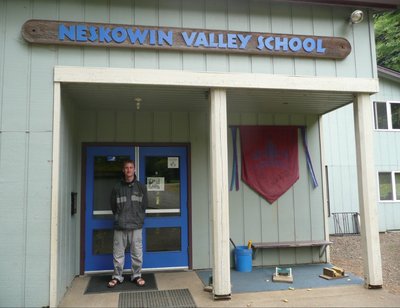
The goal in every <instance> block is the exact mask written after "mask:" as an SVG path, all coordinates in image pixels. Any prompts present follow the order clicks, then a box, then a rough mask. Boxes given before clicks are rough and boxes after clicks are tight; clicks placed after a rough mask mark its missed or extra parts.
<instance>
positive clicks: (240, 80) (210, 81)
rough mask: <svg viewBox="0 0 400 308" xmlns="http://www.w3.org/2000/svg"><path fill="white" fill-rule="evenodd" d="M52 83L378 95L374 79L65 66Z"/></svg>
mask: <svg viewBox="0 0 400 308" xmlns="http://www.w3.org/2000/svg"><path fill="white" fill-rule="evenodd" d="M54 81H55V82H83V83H108V84H113V83H114V84H142V85H159V86H189V87H206V88H242V89H270V90H272V89H274V90H299V91H327V92H349V93H356V92H359V93H371V94H372V93H376V92H378V91H379V82H378V79H375V78H349V77H309V76H285V75H271V74H259V73H258V74H251V73H215V72H186V71H175V70H154V69H124V68H95V67H65V66H56V67H55V69H54Z"/></svg>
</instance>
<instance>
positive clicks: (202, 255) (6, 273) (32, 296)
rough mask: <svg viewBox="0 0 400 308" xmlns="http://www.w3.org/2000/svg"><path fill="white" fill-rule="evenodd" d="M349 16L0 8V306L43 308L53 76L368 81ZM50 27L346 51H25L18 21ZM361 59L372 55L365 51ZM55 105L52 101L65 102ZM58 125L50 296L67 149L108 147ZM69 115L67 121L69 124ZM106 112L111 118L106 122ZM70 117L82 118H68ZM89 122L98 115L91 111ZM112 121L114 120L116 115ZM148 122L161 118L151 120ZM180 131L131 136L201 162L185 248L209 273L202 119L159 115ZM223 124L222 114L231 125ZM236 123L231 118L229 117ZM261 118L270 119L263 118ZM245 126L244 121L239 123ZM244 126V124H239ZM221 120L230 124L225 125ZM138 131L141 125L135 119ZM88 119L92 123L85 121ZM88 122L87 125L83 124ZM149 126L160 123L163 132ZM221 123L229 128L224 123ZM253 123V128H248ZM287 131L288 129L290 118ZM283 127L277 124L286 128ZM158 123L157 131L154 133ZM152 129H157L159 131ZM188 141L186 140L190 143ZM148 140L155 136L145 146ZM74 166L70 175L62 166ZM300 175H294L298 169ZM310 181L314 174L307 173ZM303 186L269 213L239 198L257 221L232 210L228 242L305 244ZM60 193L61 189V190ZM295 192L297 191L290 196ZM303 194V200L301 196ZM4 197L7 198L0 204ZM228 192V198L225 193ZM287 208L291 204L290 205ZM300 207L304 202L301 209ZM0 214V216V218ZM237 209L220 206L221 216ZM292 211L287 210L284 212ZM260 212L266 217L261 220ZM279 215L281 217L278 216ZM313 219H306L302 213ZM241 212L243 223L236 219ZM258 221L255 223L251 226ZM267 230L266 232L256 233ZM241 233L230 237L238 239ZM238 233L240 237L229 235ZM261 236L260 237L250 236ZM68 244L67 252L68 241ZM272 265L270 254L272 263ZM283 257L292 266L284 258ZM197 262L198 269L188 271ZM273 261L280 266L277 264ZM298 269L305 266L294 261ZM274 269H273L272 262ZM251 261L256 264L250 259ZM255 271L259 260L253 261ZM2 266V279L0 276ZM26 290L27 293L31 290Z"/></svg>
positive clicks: (153, 0)
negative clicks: (163, 31)
mask: <svg viewBox="0 0 400 308" xmlns="http://www.w3.org/2000/svg"><path fill="white" fill-rule="evenodd" d="M350 11H351V9H349V8H330V7H326V6H319V7H317V6H305V5H295V4H281V3H272V2H269V1H248V2H247V1H242V0H240V1H239V0H227V1H211V0H207V1H205V0H203V1H201V0H200V1H178V0H175V1H174V0H171V1H159V0H135V1H133V0H132V1H125V0H113V1H108V0H98V1H84V0H68V1H64V0H60V1H50V0H19V1H11V0H9V1H5V0H2V1H0V131H1V134H0V200H1V206H2V208H3V209H6V210H4V211H3V214H2V215H1V216H0V225H1V226H2V232H1V233H0V241H1V242H2V243H3V249H2V252H1V254H0V259H1V260H0V270H1V272H2V273H3V276H2V278H3V279H1V281H0V298H1V301H0V305H1V306H46V305H48V304H49V289H48V284H49V274H50V272H49V260H50V223H51V220H50V219H51V170H52V138H53V136H52V113H53V68H54V66H55V65H64V66H69V65H71V66H98V67H126V68H151V69H173V70H191V71H217V72H218V71H222V72H254V73H268V74H285V75H309V76H337V77H374V76H375V75H376V73H375V69H374V66H375V60H374V58H375V57H374V54H373V52H371V51H370V50H371V46H373V41H371V27H370V25H369V24H368V23H365V22H364V23H362V24H360V25H356V26H354V27H348V26H344V24H345V23H343V20H344V19H345V18H347V16H348V15H349V13H350ZM32 18H36V19H55V20H71V21H86V22H106V23H107V22H110V23H127V24H142V25H160V26H178V27H197V28H209V29H221V30H223V29H230V30H248V31H260V32H269V31H271V32H276V33H295V34H315V35H327V36H330V35H334V36H343V37H346V38H347V39H348V40H349V41H350V43H351V45H352V46H353V52H352V53H351V54H350V55H349V56H348V57H347V58H346V59H345V60H343V61H335V60H318V59H290V58H280V57H257V56H243V55H240V56H239V55H213V54H191V53H182V52H167V51H163V52H161V51H133V50H115V49H94V48H79V47H77V48H71V47H55V46H34V45H29V44H27V43H26V42H25V41H24V40H23V39H22V37H21V35H20V31H21V27H22V25H23V23H24V22H25V21H26V20H28V19H32ZM372 49H373V48H372ZM66 103H67V102H63V104H66ZM63 108H66V109H63V110H64V112H63V113H64V115H63V119H62V128H63V130H62V136H61V137H62V138H61V145H62V156H61V166H62V169H61V178H60V181H61V182H60V188H61V195H60V204H59V213H60V220H59V226H58V227H59V234H60V241H59V243H58V245H59V249H58V251H59V261H60V263H59V277H58V293H57V297H58V298H60V297H61V296H62V295H63V294H64V292H65V291H66V288H67V286H68V284H69V282H70V280H71V278H72V277H73V275H75V274H77V273H78V268H77V264H78V261H77V260H76V258H78V254H79V251H78V245H77V244H76V240H77V238H78V234H79V232H78V221H77V220H78V219H79V217H78V216H76V217H75V216H74V217H70V213H69V199H68V196H69V194H70V192H71V191H78V192H79V184H80V183H79V176H80V162H79V160H78V157H80V153H79V149H80V145H79V142H80V141H82V140H84V139H85V138H86V137H88V139H90V140H91V141H96V140H97V139H96V140H93V138H94V136H96V138H98V139H99V140H100V139H101V140H110V139H112V138H111V136H110V135H108V134H109V132H108V131H105V130H104V128H102V127H95V126H93V127H92V128H95V129H96V130H97V132H96V134H95V135H92V134H93V131H90V130H89V131H84V132H82V133H81V135H79V136H77V137H74V129H75V128H76V127H77V124H75V123H74V120H73V118H75V115H76V112H77V111H74V110H73V109H72V110H69V107H67V106H66V105H64V107H63ZM71 114H74V116H73V117H71ZM116 114H118V112H117V113H116ZM79 116H82V115H81V114H79ZM96 116H99V117H100V118H101V117H106V116H107V115H106V114H102V113H101V112H99V113H98V114H97V115H96ZM119 116H121V117H124V116H126V115H123V114H122V113H120V114H119ZM155 116H159V117H160V118H164V117H167V118H168V114H155ZM173 117H177V118H178V119H180V120H179V121H182V123H180V124H178V125H182V126H184V127H187V126H189V128H190V133H187V132H185V130H183V129H178V128H177V129H176V131H175V133H176V135H175V133H174V135H173V138H172V137H171V136H168V135H166V136H157V135H156V132H154V133H152V135H151V136H150V135H145V134H140V135H134V136H133V137H134V138H136V137H139V136H140V137H142V138H143V139H145V138H147V137H149V138H150V137H151V138H150V140H155V139H163V140H164V139H165V140H167V139H179V140H188V141H190V142H192V161H193V162H202V163H201V164H200V163H199V164H195V163H193V165H192V174H196V176H198V179H199V180H198V182H197V183H195V184H196V185H193V189H192V198H193V217H194V219H193V230H194V234H193V235H194V236H196V239H201V240H199V244H198V245H196V247H194V248H193V249H194V251H193V253H194V255H195V256H196V261H195V266H196V267H208V266H209V265H210V252H209V251H208V250H207V249H204V247H206V246H207V245H208V242H209V240H210V230H209V227H208V228H204V224H205V223H206V226H208V221H209V209H208V200H207V196H208V187H207V181H202V180H206V179H207V178H208V173H207V168H206V167H207V166H208V135H207V129H205V128H206V127H208V124H207V123H208V120H207V115H206V114H205V113H190V112H189V113H183V114H180V113H176V114H173V115H171V116H170V117H169V119H172V118H173ZM232 117H233V115H232ZM236 117H237V116H236ZM265 117H266V118H269V117H271V115H265ZM247 118H248V119H249V120H245V119H247ZM251 118H253V120H250V119H251ZM255 118H256V115H255V114H253V115H243V116H242V119H241V120H240V121H241V122H242V121H243V122H246V123H247V122H251V121H254V119H255ZM301 118H302V117H299V118H297V120H296V121H299V122H304V121H305V122H307V124H310V126H311V130H310V133H311V134H312V137H311V138H309V140H313V141H316V140H317V137H318V133H317V130H316V119H315V118H314V119H313V118H312V117H311V118H309V117H305V118H304V119H301ZM232 119H233V118H232ZM276 119H281V120H276V123H277V124H278V123H281V121H283V122H287V120H286V116H285V115H279V116H276ZM137 120H138V121H143V122H145V121H146V120H145V119H143V118H140V119H137ZM91 121H92V122H91ZM93 121H95V120H93V118H92V117H90V116H89V117H88V118H87V125H89V126H90V125H95V123H94V122H93ZM167 121H168V119H167V120H164V122H162V121H161V122H159V123H160V125H164V124H165V123H167ZM232 121H234V122H235V121H238V120H237V119H236V120H232ZM257 121H259V120H257ZM290 121H292V120H290ZM290 121H289V122H290ZM162 123H164V124H162ZM161 131H162V130H159V132H161ZM192 132H193V133H192ZM117 135H118V136H121V139H124V140H129V139H130V138H131V137H132V136H131V135H129V134H127V132H126V131H122V132H119V133H118V134H117ZM155 137H156V138H155ZM317 148H318V147H317V146H314V153H313V154H312V156H313V160H314V162H315V165H316V166H317V165H318V159H319V153H318V151H317ZM73 166H76V168H73ZM302 172H303V173H302V174H304V170H303V171H302ZM318 174H319V172H318ZM305 179H306V177H305V176H302V178H301V179H300V183H302V184H301V185H300V184H296V186H295V188H294V189H293V190H292V191H291V192H290V193H288V194H287V195H285V196H284V197H283V198H282V199H281V200H280V201H279V203H280V205H279V206H269V205H265V204H263V202H262V201H261V200H260V199H259V198H258V196H256V195H255V194H253V193H251V192H250V191H247V190H246V189H247V188H245V187H243V188H242V190H241V192H240V193H238V194H241V199H240V200H243V204H246V205H249V206H254V207H257V208H255V211H256V213H261V214H262V215H261V216H262V217H265V222H263V224H261V221H260V220H258V221H259V223H258V224H257V225H254V228H253V226H252V225H251V226H250V225H248V222H249V221H251V220H252V215H255V214H254V213H253V212H251V214H249V213H250V212H247V211H246V213H244V214H243V215H244V217H243V220H241V219H240V217H239V216H235V215H237V214H236V212H235V211H231V212H233V214H232V215H233V216H232V217H231V220H232V222H235V224H236V221H238V222H240V223H241V226H242V227H241V228H240V229H238V230H236V229H235V230H234V232H235V234H234V238H235V239H236V240H237V241H246V240H247V239H250V238H252V239H254V240H255V239H256V238H257V236H258V237H262V239H263V240H264V239H266V240H269V239H272V238H278V235H279V238H280V239H292V238H297V237H299V238H305V237H307V236H308V235H311V236H313V237H314V235H315V237H320V232H321V228H322V225H321V223H322V220H321V215H322V214H321V212H320V211H321V209H320V208H319V207H320V201H321V200H320V199H321V196H320V191H319V190H318V191H316V192H311V191H310V189H309V186H308V183H306V182H303V181H305ZM63 185H65V186H63ZM299 185H300V186H299ZM303 191H306V192H308V193H307V194H303V193H302V192H303ZM11 192H12V194H11ZM235 194H237V193H235ZM299 196H300V197H301V198H305V200H304V204H305V205H304V206H305V207H306V214H304V213H301V212H299V211H297V209H298V205H297V204H296V206H294V201H295V200H299ZM296 202H297V201H296ZM307 202H309V203H307ZM6 207H7V208H6ZM236 207H239V209H240V210H243V211H244V206H243V205H241V203H232V209H233V210H234V209H235V208H236ZM281 210H282V211H284V212H283V213H285V215H286V212H287V213H288V214H287V215H288V220H289V221H291V222H296V227H294V226H293V225H292V224H291V223H288V225H287V227H284V225H285V223H286V222H285V221H283V220H282V217H283V216H282V215H280V212H279V211H281ZM293 210H296V212H294V211H293ZM269 211H270V212H271V215H273V216H270V215H269ZM285 211H286V212H285ZM314 211H315V213H316V214H315V215H314ZM248 214H249V215H250V216H248ZM302 215H305V218H304V219H305V220H307V221H309V222H310V224H305V225H306V226H308V227H306V228H305V229H306V231H303V230H302V229H301V230H302V231H301V232H300V229H298V228H299V226H300V225H301V224H302V223H300V221H299V220H302V219H303V218H300V217H302ZM257 217H260V216H257ZM272 217H277V218H278V220H279V224H278V226H271V228H272V229H271V232H273V233H269V232H268V231H269V228H270V227H269V225H268V224H269V223H271V221H272V220H271V219H272ZM267 226H268V227H267ZM240 230H242V231H240ZM241 232H244V233H243V234H241ZM260 234H261V236H260ZM74 241H75V242H74ZM278 259H279V257H278V256H276V257H275V260H278ZM289 259H290V260H291V259H293V257H292V256H291V257H289ZM200 260H201V261H200ZM280 260H283V261H285V259H282V258H281V259H280ZM299 260H305V259H303V257H301V258H300V257H299ZM283 261H282V262H283ZM257 262H260V261H257ZM263 262H264V263H268V262H270V261H267V260H264V261H263ZM10 268H12V269H13V271H10V270H9V269H10ZM32 282H34V283H32Z"/></svg>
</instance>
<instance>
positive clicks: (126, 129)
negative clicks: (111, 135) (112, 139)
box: [115, 111, 135, 142]
mask: <svg viewBox="0 0 400 308" xmlns="http://www.w3.org/2000/svg"><path fill="white" fill-rule="evenodd" d="M134 121H135V113H134V112H126V111H117V112H116V132H115V136H116V141H118V142H133V141H134V136H135V123H134Z"/></svg>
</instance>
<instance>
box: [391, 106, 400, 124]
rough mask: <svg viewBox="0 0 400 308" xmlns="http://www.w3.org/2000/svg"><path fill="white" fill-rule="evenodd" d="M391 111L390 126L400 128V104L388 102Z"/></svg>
mask: <svg viewBox="0 0 400 308" xmlns="http://www.w3.org/2000/svg"><path fill="white" fill-rule="evenodd" d="M390 111H391V113H392V128H393V129H400V104H390Z"/></svg>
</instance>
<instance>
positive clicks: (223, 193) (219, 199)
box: [210, 89, 231, 299]
mask: <svg viewBox="0 0 400 308" xmlns="http://www.w3.org/2000/svg"><path fill="white" fill-rule="evenodd" d="M226 117H227V116H226V91H225V89H211V90H210V142H211V145H210V160H211V166H210V168H211V172H210V188H211V204H212V212H213V216H212V217H213V221H212V230H213V261H214V264H213V293H214V299H225V298H230V295H231V276H230V249H229V196H228V194H229V190H228V140H227V130H228V126H227V120H226Z"/></svg>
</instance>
